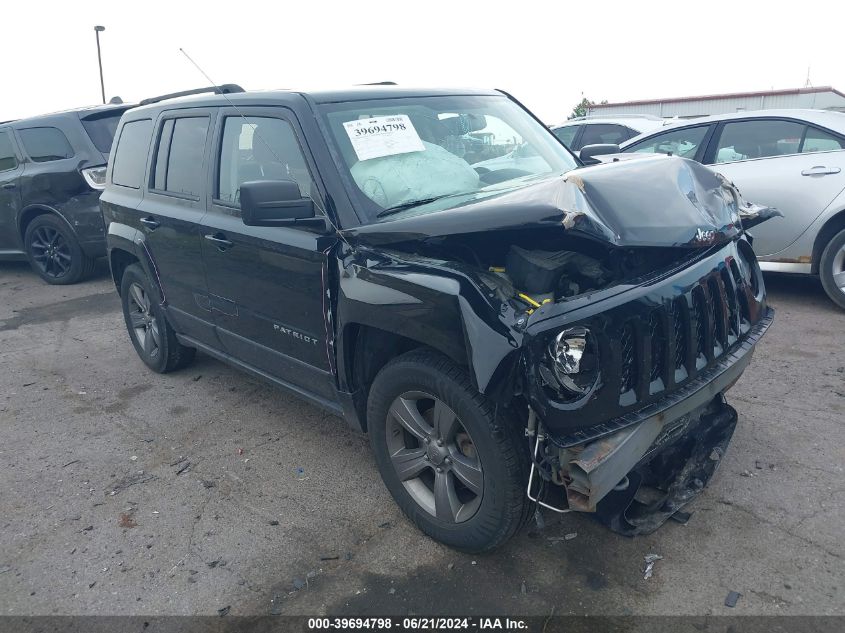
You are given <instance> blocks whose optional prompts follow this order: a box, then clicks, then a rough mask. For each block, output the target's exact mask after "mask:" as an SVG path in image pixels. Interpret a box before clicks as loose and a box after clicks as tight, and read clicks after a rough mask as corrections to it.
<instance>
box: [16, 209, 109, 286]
mask: <svg viewBox="0 0 845 633" xmlns="http://www.w3.org/2000/svg"><path fill="white" fill-rule="evenodd" d="M24 245H25V247H26V255H27V257H28V258H29V263H30V265H31V266H32V269H33V270H34V271H35V272H37V273H38V275H39V276H40V277H41V279H43V280H44V281H46V282H47V283H48V284H53V285H58V286H66V285H69V284H75V283H76V282H78V281H81V280H82V279H84V278H85V277H88V276H89V275H90V274H91V273H92V272H93V271H94V263H95V262H94V259H92V258H91V257H88V256H87V255H86V254H85V253H84V252H83V250H82V247H81V246H80V245H79V242H78V241H77V239H76V235H74V233H73V231H71V230H70V228H69V227H68V226H67V225H66V224H65V223H64V222H63V221H62V220H61V219H59V218H57V217H56V216H54V215H50V214H45V215H39V216H38V217H36V218H35V219H34V220H32V222H30V223H29V225H28V226H27V227H26V232H25V233H24Z"/></svg>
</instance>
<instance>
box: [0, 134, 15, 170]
mask: <svg viewBox="0 0 845 633" xmlns="http://www.w3.org/2000/svg"><path fill="white" fill-rule="evenodd" d="M17 166H18V159H17V158H16V157H15V149H14V148H13V147H12V139H11V138H9V133H8V132H0V171H9V170H10V169H14V168H15V167H17Z"/></svg>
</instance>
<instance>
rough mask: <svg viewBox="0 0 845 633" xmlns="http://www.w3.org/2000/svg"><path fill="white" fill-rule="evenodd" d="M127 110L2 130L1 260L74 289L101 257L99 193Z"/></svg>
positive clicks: (49, 118) (62, 115) (88, 111)
mask: <svg viewBox="0 0 845 633" xmlns="http://www.w3.org/2000/svg"><path fill="white" fill-rule="evenodd" d="M128 108H129V106H126V105H105V106H96V107H92V108H84V109H79V110H69V111H66V112H58V113H55V114H48V115H44V116H39V117H33V118H29V119H21V120H18V121H9V122H6V123H0V260H4V259H5V260H14V259H23V258H25V257H26V258H28V259H29V261H30V263H31V264H32V267H33V268H34V269H35V271H36V272H37V273H38V274H39V275H41V277H42V279H44V281H46V282H47V283H51V284H72V283H76V282H77V281H79V280H80V279H82V278H84V277H85V276H86V275H88V274H89V273H90V272H91V271H92V270H93V267H94V260H95V258H97V257H102V256H104V255H105V254H106V239H105V237H106V236H105V228H104V226H103V217H102V214H101V213H100V206H99V197H100V191H101V190H102V189H103V186H104V185H105V179H106V163H107V161H108V157H109V151H110V150H111V144H112V139H113V138H114V132H115V130H116V129H117V123H118V121H119V120H120V116H121V115H122V114H123V113H124V112H125V111H126V110H127V109H128Z"/></svg>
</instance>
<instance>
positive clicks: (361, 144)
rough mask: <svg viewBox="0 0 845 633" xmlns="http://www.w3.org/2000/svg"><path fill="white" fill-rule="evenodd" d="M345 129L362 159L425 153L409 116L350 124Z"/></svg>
mask: <svg viewBox="0 0 845 633" xmlns="http://www.w3.org/2000/svg"><path fill="white" fill-rule="evenodd" d="M343 127H344V128H345V129H346V133H347V134H348V135H349V140H350V141H351V142H352V147H353V149H354V150H355V154H356V155H357V156H358V160H370V159H371V158H381V157H383V156H393V155H395V154H407V153H409V152H422V151H424V150H425V146H424V145H423V142H422V140H421V139H420V135H419V134H417V131H416V130H415V129H414V125H413V124H412V123H411V120H410V119H409V118H408V116H407V115H405V114H394V115H391V116H380V117H373V118H371V119H358V120H357V121H347V122H346V123H344V124H343Z"/></svg>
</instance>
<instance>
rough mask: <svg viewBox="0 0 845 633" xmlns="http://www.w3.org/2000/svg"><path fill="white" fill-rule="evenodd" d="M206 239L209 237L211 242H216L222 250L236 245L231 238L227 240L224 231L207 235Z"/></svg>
mask: <svg viewBox="0 0 845 633" xmlns="http://www.w3.org/2000/svg"><path fill="white" fill-rule="evenodd" d="M205 239H207V240H208V241H209V242H211V243H212V244H214V245H215V246H216V247H217V248H218V250H220V252H223V251H225V250H228V249H230V248H232V247H233V246H234V245H235V243H234V242H232V241H231V240H227V239H226V236H225V235H223V234H222V233H215V234H213V235H206V236H205Z"/></svg>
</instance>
